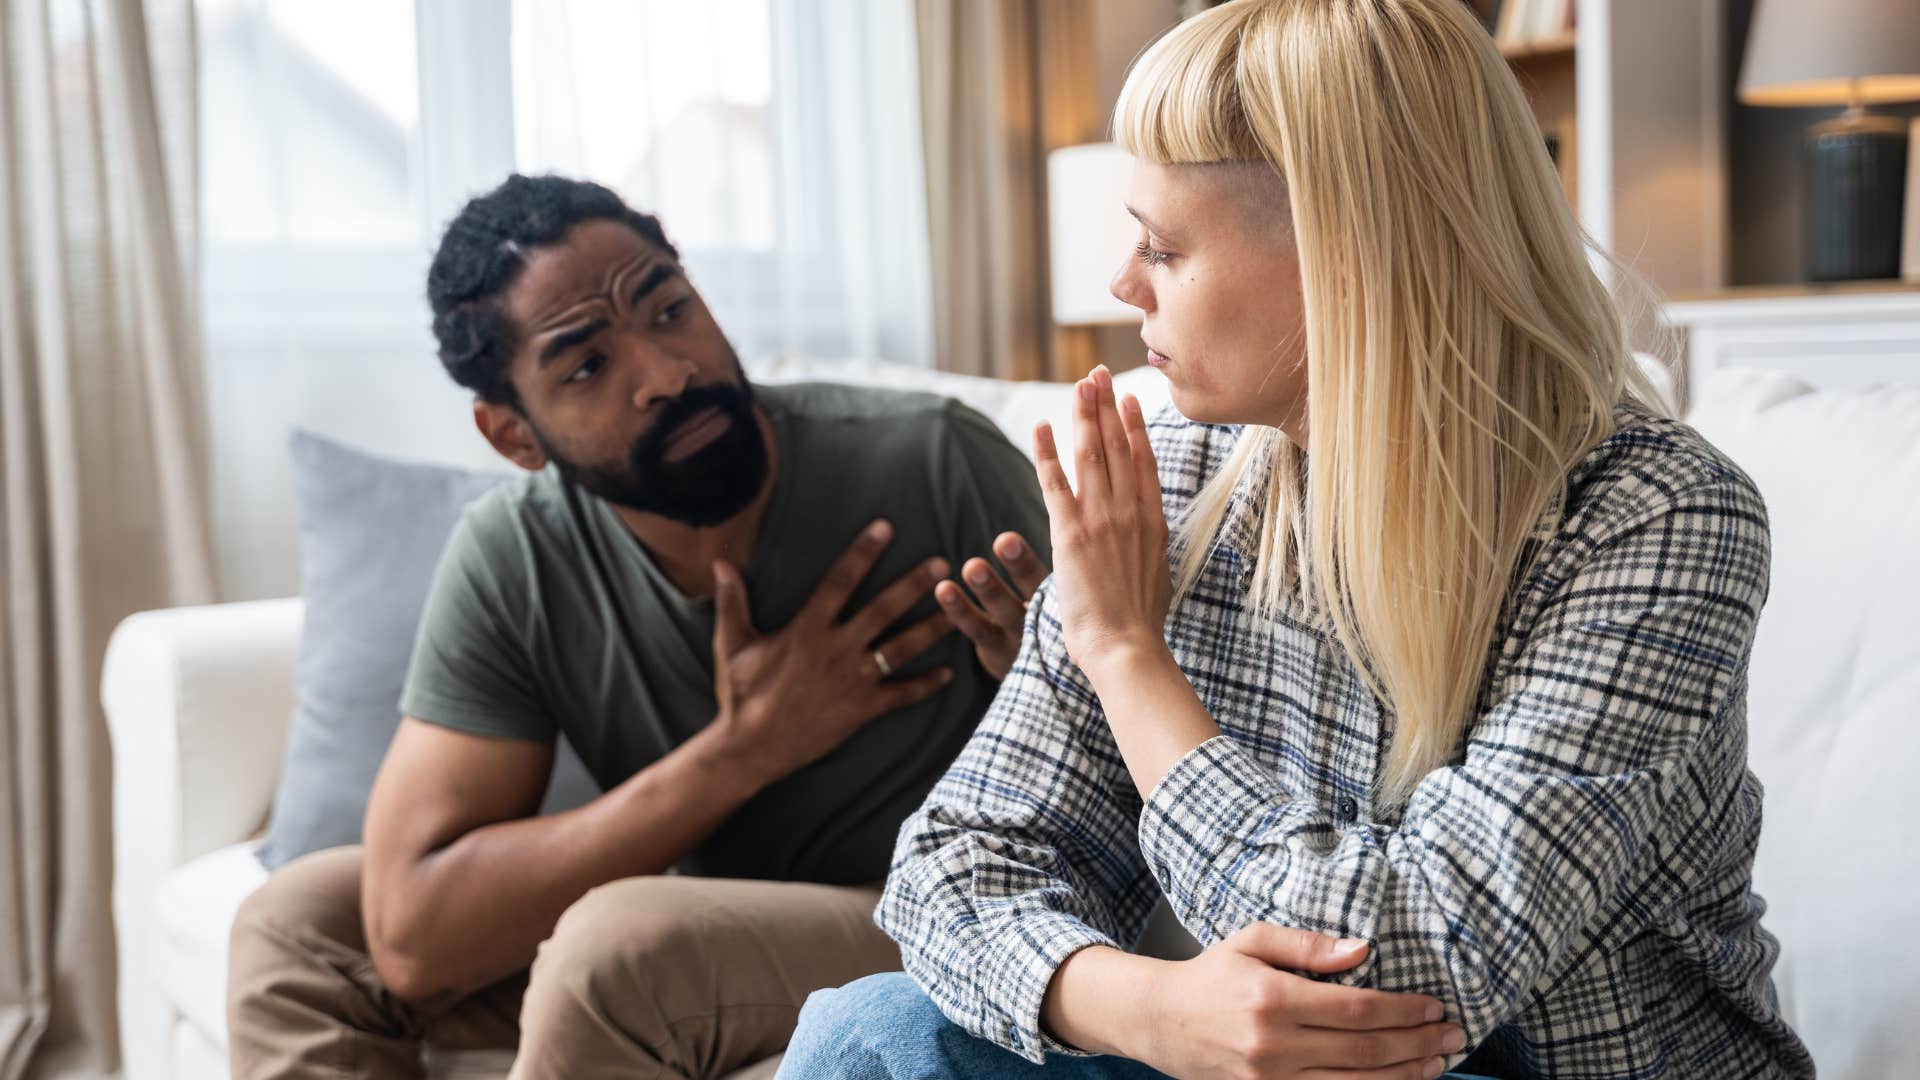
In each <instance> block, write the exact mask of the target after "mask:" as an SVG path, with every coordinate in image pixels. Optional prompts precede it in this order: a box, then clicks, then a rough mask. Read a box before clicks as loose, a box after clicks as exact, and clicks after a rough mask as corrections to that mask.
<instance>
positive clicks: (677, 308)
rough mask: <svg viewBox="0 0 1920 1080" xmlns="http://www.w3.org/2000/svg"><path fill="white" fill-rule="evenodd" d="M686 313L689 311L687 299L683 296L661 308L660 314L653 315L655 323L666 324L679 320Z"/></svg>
mask: <svg viewBox="0 0 1920 1080" xmlns="http://www.w3.org/2000/svg"><path fill="white" fill-rule="evenodd" d="M686 313H687V301H686V300H685V299H684V298H682V299H679V300H675V301H674V302H673V303H671V304H668V305H667V306H666V307H663V308H661V309H660V314H658V315H655V316H654V317H653V321H654V323H655V325H664V324H666V323H670V322H676V321H678V320H679V318H680V316H682V315H685V314H686Z"/></svg>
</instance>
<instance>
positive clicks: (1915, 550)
mask: <svg viewBox="0 0 1920 1080" xmlns="http://www.w3.org/2000/svg"><path fill="white" fill-rule="evenodd" d="M1688 419H1689V420H1690V421H1691V422H1692V423H1693V425H1694V426H1695V427H1697V428H1698V429H1699V430H1700V432H1701V433H1702V434H1704V435H1705V436H1706V437H1707V438H1708V439H1710V440H1712V441H1713V443H1714V445H1716V446H1718V447H1719V448H1720V449H1722V450H1724V451H1725V452H1726V453H1727V454H1728V455H1729V456H1730V457H1732V458H1733V460H1734V461H1736V462H1738V463H1739V464H1740V466H1741V467H1742V468H1743V469H1745V470H1746V471H1747V473H1748V474H1749V475H1750V476H1752V478H1753V481H1754V483H1755V484H1756V485H1758V486H1759V489H1760V493H1761V495H1762V496H1764V497H1765V499H1766V503H1767V512H1768V517H1769V519H1770V521H1771V525H1772V534H1773V577H1772V587H1771V589H1770V592H1769V596H1768V598H1767V604H1766V608H1765V610H1764V612H1763V613H1762V615H1761V618H1760V624H1759V628H1758V630H1757V631H1756V633H1755V638H1754V646H1753V657H1752V660H1751V667H1750V675H1749V688H1748V701H1747V725H1748V731H1749V739H1750V745H1749V758H1750V761H1751V763H1752V767H1753V770H1754V773H1755V774H1756V775H1758V776H1759V778H1760V780H1761V781H1762V783H1764V784H1765V785H1766V807H1765V813H1766V824H1765V827H1764V829H1763V830H1762V833H1761V838H1760V850H1759V854H1758V856H1757V857H1756V862H1755V866H1754V887H1755V890H1756V891H1757V892H1758V893H1759V894H1760V895H1761V896H1762V897H1763V898H1764V899H1765V900H1766V901H1767V903H1768V905H1769V910H1768V913H1767V915H1766V925H1767V926H1768V928H1769V929H1771V930H1772V931H1773V933H1774V934H1776V935H1777V936H1778V937H1779V938H1780V941H1781V946H1782V949H1781V955H1780V960H1779V963H1778V966H1776V968H1775V969H1774V982H1775V985H1776V986H1777V987H1778V988H1779V991H1780V996H1781V1004H1782V1006H1783V1008H1784V1010H1785V1014H1786V1017H1787V1019H1788V1020H1789V1022H1791V1023H1792V1024H1793V1026H1794V1028H1795V1029H1796V1030H1797V1031H1799V1033H1800V1035H1801V1037H1802V1038H1804V1039H1805V1040H1806V1042H1807V1046H1808V1047H1809V1048H1810V1049H1811V1050H1812V1051H1813V1056H1814V1059H1815V1060H1817V1061H1818V1062H1819V1063H1820V1072H1821V1075H1822V1076H1823V1077H1830V1078H1831V1077H1874V1076H1893V1075H1897V1074H1901V1073H1904V1072H1906V1071H1908V1070H1909V1069H1910V1068H1911V1058H1912V1051H1911V1048H1910V1046H1909V1045H1908V1044H1909V1041H1910V1037H1911V1036H1910V1028H1911V1025H1912V1018H1913V1017H1915V1016H1920V976H1916V975H1915V972H1920V938H1917V937H1916V936H1915V935H1914V932H1913V930H1914V927H1913V923H1914V915H1915V913H1916V910H1917V909H1916V905H1915V901H1914V895H1915V892H1916V890H1920V877H1917V876H1916V875H1915V872H1914V870H1913V853H1914V852H1916V851H1920V815H1916V814H1915V813H1914V812H1913V809H1912V805H1911V804H1910V803H1909V802H1908V801H1907V794H1908V787H1909V785H1911V784H1914V783H1915V782H1916V780H1920V735H1917V734H1916V731H1915V727H1914V722H1915V719H1916V718H1920V384H1916V385H1909V386H1903V387H1878V388H1874V389H1871V390H1859V391H1820V392H1816V391H1814V390H1813V389H1812V388H1811V387H1809V386H1807V385H1806V384H1804V383H1802V382H1800V381H1798V380H1797V379H1794V378H1792V377H1790V376H1786V375H1782V374H1777V373H1772V372H1763V371H1744V370H1726V371H1720V372H1716V373H1714V374H1713V375H1711V376H1710V377H1709V378H1708V379H1707V380H1706V381H1705V384H1704V385H1703V386H1701V387H1700V388H1699V389H1698V391H1697V392H1696V394H1695V407H1694V410H1693V412H1692V414H1691V415H1690V416H1689V418H1688Z"/></svg>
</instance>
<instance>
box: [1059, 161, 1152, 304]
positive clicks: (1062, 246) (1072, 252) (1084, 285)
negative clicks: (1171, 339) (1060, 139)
mask: <svg viewBox="0 0 1920 1080" xmlns="http://www.w3.org/2000/svg"><path fill="white" fill-rule="evenodd" d="M1132 174H1133V158H1132V157H1131V156H1130V155H1128V154H1127V152H1126V151H1125V150H1122V149H1120V148H1119V147H1118V146H1115V145H1114V144H1112V143H1089V144H1087V145H1085V146H1069V147H1064V148H1062V149H1059V150H1055V151H1054V152H1053V153H1051V154H1048V155H1047V224H1048V245H1049V257H1050V259H1051V261H1052V263H1053V279H1052V280H1053V321H1054V322H1056V323H1058V324H1060V325H1062V326H1089V325H1094V324H1098V323H1137V322H1139V321H1140V309H1139V308H1136V307H1131V306H1129V305H1127V304H1123V303H1121V302H1120V301H1119V300H1116V299H1114V296H1113V294H1112V293H1111V292H1108V291H1107V283H1108V282H1109V281H1112V280H1113V275H1114V273H1115V271H1117V270H1119V269H1120V260H1122V259H1124V258H1126V257H1127V255H1128V253H1129V252H1130V251H1131V250H1132V248H1133V245H1134V244H1136V243H1138V242H1139V235H1140V226H1139V224H1138V223H1137V222H1135V221H1134V220H1133V215H1131V214H1129V213H1127V185H1128V182H1129V180H1130V178H1131V177H1132Z"/></svg>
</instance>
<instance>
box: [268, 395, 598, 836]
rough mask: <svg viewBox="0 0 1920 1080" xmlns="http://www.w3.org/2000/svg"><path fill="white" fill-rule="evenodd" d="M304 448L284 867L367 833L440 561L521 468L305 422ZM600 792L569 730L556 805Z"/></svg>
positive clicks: (297, 465)
mask: <svg viewBox="0 0 1920 1080" xmlns="http://www.w3.org/2000/svg"><path fill="white" fill-rule="evenodd" d="M292 450H293V468H294V485H295V488H296V494H297V496H298V499H299V504H300V577H301V591H302V595H304V596H305V597H306V601H307V609H306V622H305V625H304V626H303V628H302V630H301V634H300V654H299V659H298V665H297V670H296V674H295V684H296V686H295V689H296V694H297V697H298V705H297V706H296V708H295V711H294V716H293V722H292V724H291V726H290V728H289V730H288V732H287V747H286V752H285V757H284V758H283V761H282V764H281V768H280V782H279V786H278V788H276V789H275V792H274V800H273V812H272V816H271V818H270V820H269V823H268V827H267V839H266V843H265V844H263V845H261V848H260V860H261V862H263V863H265V864H266V866H267V867H268V868H270V869H271V868H277V867H279V866H281V865H283V864H285V863H287V862H290V861H292V860H293V859H297V858H299V857H300V856H302V855H305V854H307V853H308V852H312V851H319V850H321V849H322V848H329V847H336V846H338V845H341V844H352V843H357V842H358V841H359V839H360V822H361V818H362V817H364V816H365V814H366V808H367V796H368V794H369V793H370V792H371V791H372V789H373V777H374V774H375V773H376V772H377V771H378V770H379V767H380V760H381V758H382V757H384V756H385V755H386V751H387V744H388V743H390V742H392V741H393V733H394V731H395V729H397V728H398V727H399V725H400V689H401V685H402V684H403V683H404V682H405V680H406V673H407V660H408V657H409V655H410V654H411V652H412V650H413V639H414V631H415V629H416V628H417V627H418V625H419V622H420V612H421V609H422V608H423V607H424V606H425V605H426V600H427V590H428V588H429V587H430V586H431V584H432V581H433V569H434V565H435V564H436V563H437V562H438V561H439V559H440V551H441V549H442V548H444V547H445V546H446V543H447V537H448V536H450V535H452V532H453V526H454V524H455V522H456V521H458V520H459V517H460V511H461V509H462V508H463V507H465V506H466V505H467V503H469V502H471V501H472V500H473V499H474V498H476V497H478V496H479V495H480V494H481V493H483V492H485V491H487V490H489V489H490V488H492V487H493V486H494V485H495V484H498V483H499V482H501V481H502V480H504V479H506V478H507V474H506V473H505V472H470V471H467V470H463V469H450V468H443V467H441V466H437V465H419V464H413V463H410V462H400V461H392V460H389V459H386V458H380V457H375V456H373V455H371V454H365V453H361V452H360V451H358V450H354V449H352V448H350V447H347V446H343V445H341V444H339V443H336V442H333V441H331V440H329V439H325V438H322V437H320V436H318V435H314V434H311V433H309V432H304V431H296V432H295V433H294V435H293V441H292ZM597 793H598V789H597V788H596V787H595V785H594V783H593V781H592V779H591V778H590V777H588V775H587V772H586V769H585V768H584V767H583V766H581V764H580V762H579V759H578V758H576V757H575V756H574V754H573V751H572V749H571V748H569V747H567V746H566V745H565V740H562V742H561V747H560V752H559V753H558V754H557V755H556V758H555V762H554V773H553V779H552V781H551V782H550V783H549V785H548V791H547V803H546V807H545V809H546V810H548V811H552V810H555V809H563V808H567V807H572V806H578V805H581V804H582V803H584V802H586V801H587V800H589V799H591V798H593V797H594V795H596V794H597Z"/></svg>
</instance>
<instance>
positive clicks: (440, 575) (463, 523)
mask: <svg viewBox="0 0 1920 1080" xmlns="http://www.w3.org/2000/svg"><path fill="white" fill-rule="evenodd" d="M502 532H503V530H502V529H501V528H500V526H499V524H498V523H497V522H494V521H493V520H492V519H491V517H490V516H488V515H486V514H484V513H483V512H481V508H480V507H474V508H470V509H469V510H468V512H467V513H466V514H465V515H463V516H462V517H461V519H460V523H459V524H458V525H456V526H455V527H454V530H453V535H452V537H450V538H449V539H448V541H447V548H446V551H445V552H443V553H442V554H441V556H440V566H439V569H438V570H436V571H435V572H434V579H433V587H432V588H431V590H429V592H428V594H427V606H426V610H425V611H424V612H423V613H422V614H421V616H420V629H419V632H418V634H417V635H416V637H415V639H414V646H413V659H412V662H411V664H410V665H409V667H408V670H407V683H406V689H405V691H404V692H403V693H402V694H401V697H400V710H401V712H402V713H404V714H405V715H408V716H412V717H414V718H416V719H419V720H424V721H427V722H428V723H432V724H438V725H441V726H443V727H449V728H453V729H455V730H458V731H466V732H471V733H473V734H476V735H496V736H504V737H506V738H514V739H533V740H538V741H542V742H550V741H552V740H553V738H554V737H555V735H556V732H557V725H556V723H555V720H554V717H553V713H552V710H551V709H550V708H549V707H548V704H547V702H546V698H545V695H543V694H542V693H541V692H540V687H539V680H537V679H536V678H535V677H534V674H533V670H534V665H533V658H532V649H531V645H530V644H529V642H530V632H529V627H530V626H531V619H530V618H529V615H530V614H531V613H530V612H529V610H528V604H527V602H526V596H527V590H526V588H525V583H524V582H519V583H517V585H516V582H515V580H514V578H513V574H514V572H515V569H516V568H518V567H520V566H523V565H524V564H523V563H522V562H521V561H519V560H514V559H512V558H511V557H504V556H505V554H506V552H507V551H508V550H509V549H510V547H511V543H510V538H508V537H505V536H502V535H501V533H502Z"/></svg>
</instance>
